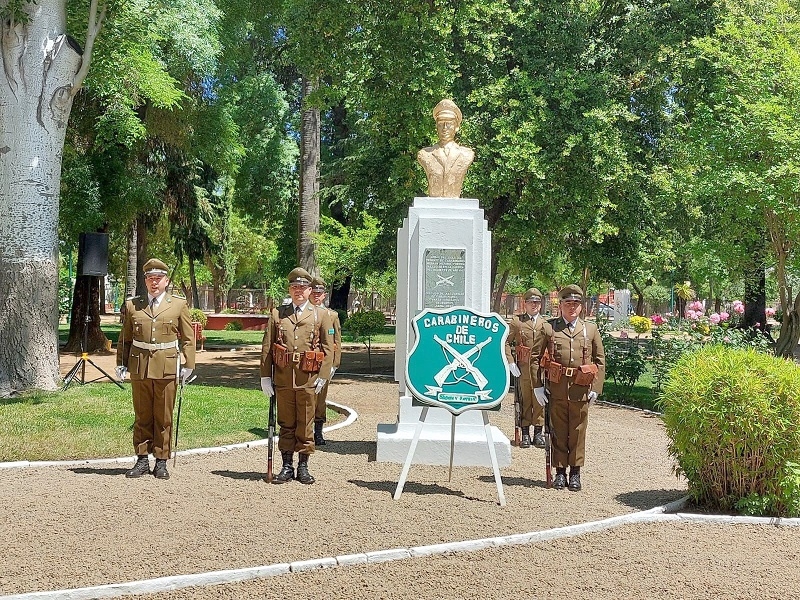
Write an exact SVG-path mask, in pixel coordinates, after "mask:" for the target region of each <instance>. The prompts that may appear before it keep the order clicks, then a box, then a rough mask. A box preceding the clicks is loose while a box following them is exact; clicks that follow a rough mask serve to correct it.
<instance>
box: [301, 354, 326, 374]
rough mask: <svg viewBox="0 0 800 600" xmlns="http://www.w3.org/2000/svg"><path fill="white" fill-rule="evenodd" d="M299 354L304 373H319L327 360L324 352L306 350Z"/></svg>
mask: <svg viewBox="0 0 800 600" xmlns="http://www.w3.org/2000/svg"><path fill="white" fill-rule="evenodd" d="M297 354H300V370H301V371H303V372H304V373H317V372H318V371H319V370H320V369H321V368H322V361H323V360H325V353H324V352H319V351H314V350H306V351H305V352H299V353H297Z"/></svg>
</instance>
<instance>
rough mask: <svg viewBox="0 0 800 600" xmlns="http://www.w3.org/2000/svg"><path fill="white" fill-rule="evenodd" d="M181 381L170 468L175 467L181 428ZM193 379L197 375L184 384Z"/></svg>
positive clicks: (181, 378) (195, 377) (188, 382)
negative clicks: (173, 449)
mask: <svg viewBox="0 0 800 600" xmlns="http://www.w3.org/2000/svg"><path fill="white" fill-rule="evenodd" d="M179 379H180V380H181V383H180V386H179V388H178V389H179V392H178V415H177V416H176V417H175V454H173V455H172V466H173V467H174V466H175V463H177V462H178V430H180V428H181V406H183V377H180V375H179ZM195 379H197V375H195V376H194V377H192V378H191V379H190V380H189V381H187V382H186V385H189V384H190V383H192V382H193V381H194V380H195Z"/></svg>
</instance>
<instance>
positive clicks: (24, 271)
mask: <svg viewBox="0 0 800 600" xmlns="http://www.w3.org/2000/svg"><path fill="white" fill-rule="evenodd" d="M7 4H8V2H7V0H0V7H5V6H7ZM65 4H66V2H65V0H40V1H39V2H38V3H37V4H33V3H31V4H28V5H25V8H24V10H26V11H27V12H29V15H30V19H29V20H28V22H27V23H24V24H23V23H17V22H14V21H12V20H10V19H9V18H7V17H6V18H4V19H3V20H2V21H1V22H0V54H2V56H1V57H0V58H1V59H2V60H0V62H2V65H3V71H2V73H0V214H2V215H3V217H2V218H1V219H0V397H7V396H10V395H12V394H15V393H18V392H22V391H25V390H28V389H32V388H38V389H46V390H54V389H56V388H57V386H58V379H59V371H58V336H57V331H58V231H57V225H58V193H59V187H60V182H61V154H62V151H63V148H64V134H65V131H66V125H67V120H68V118H69V113H70V110H71V109H72V98H73V96H72V93H71V92H72V86H73V81H74V78H75V76H76V74H77V73H78V71H79V69H80V67H81V50H80V48H79V47H78V45H77V44H76V43H75V42H74V41H73V40H71V39H70V38H68V37H67V35H66V34H65V33H64V30H65V27H66V16H65Z"/></svg>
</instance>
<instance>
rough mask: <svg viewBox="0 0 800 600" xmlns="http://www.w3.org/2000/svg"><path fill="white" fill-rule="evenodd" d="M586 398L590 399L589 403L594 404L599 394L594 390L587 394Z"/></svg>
mask: <svg viewBox="0 0 800 600" xmlns="http://www.w3.org/2000/svg"><path fill="white" fill-rule="evenodd" d="M586 397H587V398H589V402H594V401H595V400H597V392H595V391H594V390H592V391H590V392H589V393H588V394H586Z"/></svg>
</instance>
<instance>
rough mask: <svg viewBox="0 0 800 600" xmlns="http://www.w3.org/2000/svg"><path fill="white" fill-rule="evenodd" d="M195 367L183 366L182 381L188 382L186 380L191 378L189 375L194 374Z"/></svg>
mask: <svg viewBox="0 0 800 600" xmlns="http://www.w3.org/2000/svg"><path fill="white" fill-rule="evenodd" d="M192 371H194V369H189V368H188V367H181V383H186V380H187V379H189V376H190V375H191V374H192Z"/></svg>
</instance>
